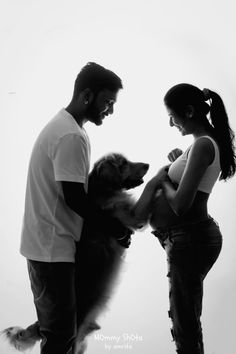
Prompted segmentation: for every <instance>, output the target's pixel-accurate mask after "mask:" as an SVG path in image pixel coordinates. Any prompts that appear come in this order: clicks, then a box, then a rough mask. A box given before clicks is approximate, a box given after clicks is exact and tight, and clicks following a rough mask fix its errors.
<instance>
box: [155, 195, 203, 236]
mask: <svg viewBox="0 0 236 354" xmlns="http://www.w3.org/2000/svg"><path fill="white" fill-rule="evenodd" d="M208 196H209V195H208V194H206V193H203V192H197V195H196V197H195V200H194V202H193V204H192V206H191V208H190V209H189V211H188V212H187V213H186V214H185V215H183V216H178V215H176V214H175V213H174V211H173V210H172V209H171V207H170V205H169V203H168V202H167V200H166V197H165V195H164V193H163V191H162V190H159V191H158V192H157V194H156V199H155V203H154V205H153V210H152V213H151V218H150V225H151V227H152V228H153V229H155V228H157V227H164V226H172V225H178V224H182V223H185V222H191V221H197V220H202V219H204V218H206V217H207V215H208V213H207V200H208Z"/></svg>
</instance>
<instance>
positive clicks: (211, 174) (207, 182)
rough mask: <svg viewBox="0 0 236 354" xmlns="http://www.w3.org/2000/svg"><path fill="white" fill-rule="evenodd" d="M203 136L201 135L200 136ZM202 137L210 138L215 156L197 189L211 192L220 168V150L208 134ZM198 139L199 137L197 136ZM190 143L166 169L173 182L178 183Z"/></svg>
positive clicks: (189, 149)
mask: <svg viewBox="0 0 236 354" xmlns="http://www.w3.org/2000/svg"><path fill="white" fill-rule="evenodd" d="M201 138H203V136H202V137H201ZM204 138H208V139H210V140H211V142H212V144H213V145H214V149H215V157H214V160H213V161H212V163H211V164H210V165H209V166H208V168H207V169H206V172H205V173H204V175H203V177H202V179H201V181H200V183H199V186H198V190H199V191H201V192H205V193H211V191H212V188H213V186H214V184H215V182H216V181H217V179H218V177H219V174H220V171H221V168H220V152H219V148H218V145H217V143H216V142H215V140H214V139H212V138H211V137H210V136H208V135H206V136H204ZM199 139H200V138H199ZM191 148H192V145H191V146H190V147H189V148H188V149H187V150H186V151H185V152H184V153H183V154H182V155H181V156H179V157H178V158H177V159H176V160H175V161H174V162H173V163H172V164H171V165H170V168H169V171H168V176H169V177H170V179H171V180H172V182H174V183H178V184H179V183H180V180H181V178H182V175H183V173H184V169H185V166H186V163H187V160H188V153H189V152H190V151H191Z"/></svg>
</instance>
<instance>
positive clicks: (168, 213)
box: [150, 190, 179, 229]
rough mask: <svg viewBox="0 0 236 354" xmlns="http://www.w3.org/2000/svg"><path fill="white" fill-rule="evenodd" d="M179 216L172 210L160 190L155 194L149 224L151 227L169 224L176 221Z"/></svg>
mask: <svg viewBox="0 0 236 354" xmlns="http://www.w3.org/2000/svg"><path fill="white" fill-rule="evenodd" d="M178 220H179V217H178V216H177V215H176V214H175V213H174V212H173V210H172V209H171V207H170V205H169V203H168V202H167V200H166V197H165V195H164V193H163V192H162V190H159V191H158V192H157V194H156V199H155V202H154V206H153V210H152V214H151V219H150V225H151V227H152V228H153V229H155V228H156V227H160V226H170V225H174V224H176V223H177V222H178Z"/></svg>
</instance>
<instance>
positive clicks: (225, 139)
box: [164, 84, 236, 180]
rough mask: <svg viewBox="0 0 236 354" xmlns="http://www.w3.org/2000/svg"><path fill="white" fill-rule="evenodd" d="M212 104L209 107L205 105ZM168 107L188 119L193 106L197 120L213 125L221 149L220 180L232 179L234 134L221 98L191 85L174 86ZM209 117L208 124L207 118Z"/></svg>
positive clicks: (166, 99)
mask: <svg viewBox="0 0 236 354" xmlns="http://www.w3.org/2000/svg"><path fill="white" fill-rule="evenodd" d="M206 101H209V104H208V103H206ZM164 103H165V105H166V106H167V107H168V108H170V109H172V110H173V111H174V112H175V113H177V114H178V115H180V116H181V115H185V113H186V109H187V106H189V105H192V106H193V107H194V110H195V112H196V114H197V117H198V119H199V118H201V119H202V122H203V124H210V125H211V127H212V132H213V135H214V138H215V139H216V141H217V143H218V146H219V149H220V164H221V174H220V178H219V179H220V180H222V179H223V180H227V179H228V178H230V177H233V175H234V174H235V170H236V156H235V146H234V132H233V130H232V129H231V128H230V125H229V120H228V115H227V113H226V110H225V106H224V103H223V101H222V99H221V97H220V96H219V95H218V94H217V93H216V92H214V91H211V90H209V89H204V90H200V89H199V88H198V87H196V86H193V85H190V84H178V85H175V86H173V87H172V88H171V89H170V90H169V91H168V92H167V93H166V95H165V97H164ZM208 113H209V118H210V119H209V121H208V120H207V114H208Z"/></svg>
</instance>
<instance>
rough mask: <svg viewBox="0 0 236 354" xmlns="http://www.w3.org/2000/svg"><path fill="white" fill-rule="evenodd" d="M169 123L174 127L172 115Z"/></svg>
mask: <svg viewBox="0 0 236 354" xmlns="http://www.w3.org/2000/svg"><path fill="white" fill-rule="evenodd" d="M169 124H170V126H171V127H173V126H174V123H173V119H172V117H170V121H169Z"/></svg>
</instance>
